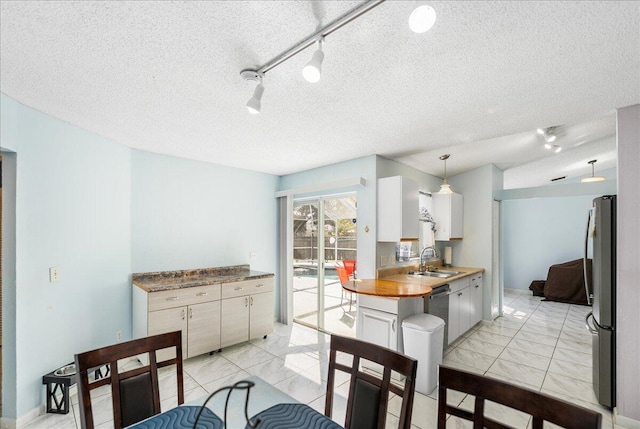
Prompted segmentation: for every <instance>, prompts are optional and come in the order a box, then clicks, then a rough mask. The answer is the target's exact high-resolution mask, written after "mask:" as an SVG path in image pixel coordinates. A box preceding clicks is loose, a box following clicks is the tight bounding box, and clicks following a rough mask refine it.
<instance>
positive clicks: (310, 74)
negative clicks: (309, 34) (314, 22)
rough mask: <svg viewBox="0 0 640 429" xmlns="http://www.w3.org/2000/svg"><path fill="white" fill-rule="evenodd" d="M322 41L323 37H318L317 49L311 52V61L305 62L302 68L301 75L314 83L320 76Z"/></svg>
mask: <svg viewBox="0 0 640 429" xmlns="http://www.w3.org/2000/svg"><path fill="white" fill-rule="evenodd" d="M323 43H324V37H320V38H318V49H317V50H316V51H315V52H314V53H313V57H311V61H309V62H308V63H307V65H306V66H304V68H303V69H302V76H304V78H305V79H306V80H307V82H311V83H316V82H318V81H319V80H320V77H321V76H322V69H321V66H322V60H323V59H324V52H322V44H323Z"/></svg>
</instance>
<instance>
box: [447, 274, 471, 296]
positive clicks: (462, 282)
mask: <svg viewBox="0 0 640 429" xmlns="http://www.w3.org/2000/svg"><path fill="white" fill-rule="evenodd" d="M470 280H471V279H470V278H469V277H463V278H461V279H459V280H455V281H452V282H451V283H449V288H450V289H451V291H450V292H449V293H455V292H458V291H459V290H462V289H464V288H466V287H469V284H470Z"/></svg>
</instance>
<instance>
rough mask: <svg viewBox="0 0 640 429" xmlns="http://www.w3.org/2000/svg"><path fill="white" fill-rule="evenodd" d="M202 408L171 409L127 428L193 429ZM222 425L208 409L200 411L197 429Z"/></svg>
mask: <svg viewBox="0 0 640 429" xmlns="http://www.w3.org/2000/svg"><path fill="white" fill-rule="evenodd" d="M201 408H202V407H197V406H193V405H185V406H182V407H177V408H172V409H170V410H169V411H165V412H164V413H162V414H157V415H155V416H153V417H151V418H148V419H146V420H143V421H141V422H140V423H137V424H135V425H132V426H129V428H130V429H133V428H135V429H193V424H194V423H195V421H196V416H197V415H198V412H199V411H200V409H201ZM223 427H224V424H223V423H222V420H221V419H220V417H218V416H216V415H215V414H214V413H213V411H211V410H210V409H208V408H204V409H203V410H202V414H201V415H200V419H199V420H198V428H197V429H222V428H223Z"/></svg>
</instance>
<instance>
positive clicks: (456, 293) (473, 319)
mask: <svg viewBox="0 0 640 429" xmlns="http://www.w3.org/2000/svg"><path fill="white" fill-rule="evenodd" d="M449 287H450V288H451V292H450V294H449V326H448V331H447V335H448V339H449V344H451V343H453V342H454V341H455V340H456V339H457V338H459V337H460V335H462V334H464V333H465V332H467V331H468V330H469V329H471V328H472V327H473V326H475V324H476V323H478V322H480V320H482V274H474V275H473V276H472V277H471V278H469V277H465V278H462V279H460V280H456V281H454V282H451V283H450V284H449Z"/></svg>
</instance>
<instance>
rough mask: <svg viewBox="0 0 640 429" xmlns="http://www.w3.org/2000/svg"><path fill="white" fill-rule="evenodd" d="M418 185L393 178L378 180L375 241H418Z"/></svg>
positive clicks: (406, 179)
mask: <svg viewBox="0 0 640 429" xmlns="http://www.w3.org/2000/svg"><path fill="white" fill-rule="evenodd" d="M418 195H419V190H418V182H416V181H414V180H411V179H408V178H406V177H401V176H395V177H385V178H382V179H378V190H377V199H378V201H377V217H378V223H377V225H378V226H377V231H378V237H377V238H378V241H387V242H389V241H390V242H394V243H395V242H398V241H400V239H401V238H414V239H417V238H418V234H419V233H418V228H419V222H418Z"/></svg>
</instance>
